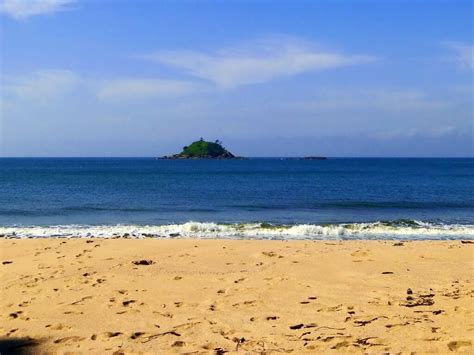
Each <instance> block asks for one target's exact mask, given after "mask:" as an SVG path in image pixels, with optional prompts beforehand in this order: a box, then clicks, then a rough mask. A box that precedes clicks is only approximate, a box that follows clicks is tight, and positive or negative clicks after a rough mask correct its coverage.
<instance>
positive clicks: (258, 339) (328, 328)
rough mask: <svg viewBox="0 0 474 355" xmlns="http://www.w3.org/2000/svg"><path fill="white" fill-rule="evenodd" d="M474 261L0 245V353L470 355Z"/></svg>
mask: <svg viewBox="0 0 474 355" xmlns="http://www.w3.org/2000/svg"><path fill="white" fill-rule="evenodd" d="M473 247H474V245H472V243H471V241H467V243H462V242H461V241H460V240H444V241H427V240H423V241H421V240H410V241H406V240H404V241H397V240H318V241H313V240H299V241H297V240H291V241H288V240H248V239H243V240H227V239H153V238H146V239H124V238H119V239H106V238H77V239H76V238H35V239H6V238H0V250H1V251H0V270H2V272H1V275H0V276H1V285H2V291H1V299H2V301H1V307H2V312H1V322H0V324H1V325H0V336H1V338H2V339H1V341H0V344H1V345H0V346H1V347H3V348H4V349H3V350H5V349H6V347H7V346H9V344H10V345H12V344H16V345H18V346H19V347H18V348H17V350H18V349H20V350H25V351H33V352H41V351H51V352H67V351H72V352H87V353H90V352H92V353H103V352H110V353H113V352H115V351H118V352H119V353H136V352H160V351H161V352H168V353H170V352H171V353H172V352H176V353H184V352H198V353H219V352H221V353H222V352H223V351H228V352H231V353H233V352H236V351H237V350H238V351H239V352H244V353H245V352H258V351H260V352H262V351H266V352H267V353H272V352H282V351H283V352H289V351H293V352H295V353H301V352H307V353H314V352H319V353H321V352H336V351H349V352H359V353H360V352H364V351H369V352H378V353H379V352H384V351H390V352H399V351H402V352H408V351H417V352H418V351H419V352H450V351H459V352H466V353H468V352H472V351H473V350H474V349H473V345H472V339H473V336H474V332H473V324H472V319H473V313H474V309H473V302H472V296H473V294H474V287H473V265H474V264H473V260H472V259H473V258H472V255H473V250H474V249H472V248H473ZM15 341H16V342H15Z"/></svg>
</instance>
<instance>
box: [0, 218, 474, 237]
mask: <svg viewBox="0 0 474 355" xmlns="http://www.w3.org/2000/svg"><path fill="white" fill-rule="evenodd" d="M0 237H4V238H38V237H65V238H71V237H77V238H90V237H99V238H119V237H123V238H199V239H212V238H223V239H314V240H316V239H462V238H468V239H474V225H462V224H441V223H430V222H423V221H415V220H400V221H392V222H371V223H346V224H327V225H318V224H295V225H273V224H268V223H245V224H219V223H212V222H208V223H203V222H187V223H183V224H168V225H154V226H150V225H148V226H141V225H102V226H90V225H62V226H11V227H0Z"/></svg>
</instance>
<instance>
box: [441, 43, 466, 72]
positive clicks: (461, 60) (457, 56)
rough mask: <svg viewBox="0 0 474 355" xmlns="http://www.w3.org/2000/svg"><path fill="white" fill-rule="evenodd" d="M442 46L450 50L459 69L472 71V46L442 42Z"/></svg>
mask: <svg viewBox="0 0 474 355" xmlns="http://www.w3.org/2000/svg"><path fill="white" fill-rule="evenodd" d="M443 46H444V47H446V48H448V49H450V50H451V51H452V52H453V54H454V57H453V58H452V59H451V60H454V61H455V62H456V63H457V64H458V65H459V67H460V68H463V69H471V70H474V45H472V44H468V43H462V42H443Z"/></svg>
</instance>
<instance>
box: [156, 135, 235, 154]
mask: <svg viewBox="0 0 474 355" xmlns="http://www.w3.org/2000/svg"><path fill="white" fill-rule="evenodd" d="M163 159H238V157H236V156H235V155H234V154H232V153H231V152H229V151H228V150H227V149H225V148H224V147H223V146H222V142H221V141H219V140H216V141H215V142H207V141H205V140H204V139H202V138H201V139H200V140H198V141H195V142H192V143H191V144H190V145H187V146H185V147H183V150H182V152H181V153H178V154H174V155H171V156H165V157H163Z"/></svg>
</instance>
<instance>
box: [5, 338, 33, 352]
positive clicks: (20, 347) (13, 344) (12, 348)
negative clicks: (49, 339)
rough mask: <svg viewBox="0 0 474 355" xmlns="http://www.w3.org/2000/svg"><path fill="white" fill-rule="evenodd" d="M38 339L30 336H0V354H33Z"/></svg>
mask: <svg viewBox="0 0 474 355" xmlns="http://www.w3.org/2000/svg"><path fill="white" fill-rule="evenodd" d="M39 345H40V341H38V340H35V339H32V338H28V337H26V338H0V354H1V355H6V354H21V355H26V354H35V353H37V352H38V350H39V349H38V346H39Z"/></svg>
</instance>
